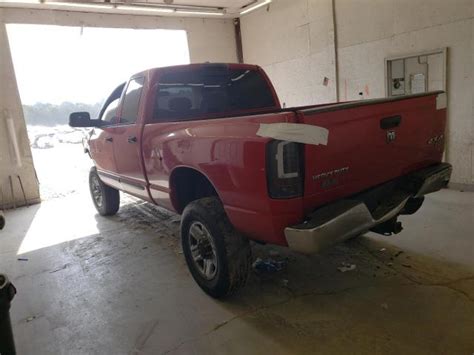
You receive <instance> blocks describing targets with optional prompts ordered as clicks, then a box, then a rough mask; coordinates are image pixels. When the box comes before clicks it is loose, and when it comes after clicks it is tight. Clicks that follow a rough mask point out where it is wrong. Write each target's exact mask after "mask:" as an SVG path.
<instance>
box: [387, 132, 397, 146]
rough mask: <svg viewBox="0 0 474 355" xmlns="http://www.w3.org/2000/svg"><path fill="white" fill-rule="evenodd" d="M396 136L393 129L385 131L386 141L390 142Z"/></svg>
mask: <svg viewBox="0 0 474 355" xmlns="http://www.w3.org/2000/svg"><path fill="white" fill-rule="evenodd" d="M395 138H397V134H396V133H395V131H387V143H391V142H393V141H394V140H395Z"/></svg>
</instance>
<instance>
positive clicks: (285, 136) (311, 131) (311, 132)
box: [257, 123, 329, 145]
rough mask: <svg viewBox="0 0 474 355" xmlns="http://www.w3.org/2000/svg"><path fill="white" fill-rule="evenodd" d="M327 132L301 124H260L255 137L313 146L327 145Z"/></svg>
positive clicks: (323, 129)
mask: <svg viewBox="0 0 474 355" xmlns="http://www.w3.org/2000/svg"><path fill="white" fill-rule="evenodd" d="M328 135H329V131H328V130H327V129H326V128H324V127H318V126H313V125H308V124H302V123H262V124H260V128H259V129H258V131H257V136H259V137H268V138H274V139H279V140H282V141H290V142H297V143H305V144H314V145H320V144H321V145H327V144H328Z"/></svg>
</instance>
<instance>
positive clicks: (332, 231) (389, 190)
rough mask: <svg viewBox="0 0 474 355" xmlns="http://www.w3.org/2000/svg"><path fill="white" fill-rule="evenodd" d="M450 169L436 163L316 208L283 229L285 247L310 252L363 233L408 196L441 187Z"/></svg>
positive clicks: (387, 216) (395, 211)
mask: <svg viewBox="0 0 474 355" xmlns="http://www.w3.org/2000/svg"><path fill="white" fill-rule="evenodd" d="M451 171H452V167H451V165H450V164H447V163H442V164H438V165H435V166H431V167H429V168H425V169H422V170H419V171H416V172H414V173H411V174H409V175H407V176H403V177H401V178H399V179H396V180H394V181H391V182H388V183H386V184H383V185H381V186H378V187H376V188H373V189H370V190H368V191H366V192H363V193H361V194H358V195H356V196H352V197H351V198H349V199H343V200H339V201H337V202H335V203H331V204H329V205H326V206H324V207H322V208H319V209H317V210H316V211H314V212H313V213H312V214H311V215H310V216H309V218H308V220H307V221H305V222H304V223H301V224H298V225H295V226H291V227H287V228H285V238H286V241H287V243H288V246H289V247H290V248H291V249H293V250H295V251H298V252H301V253H305V254H312V253H317V252H319V251H321V250H323V249H325V248H326V247H328V246H330V245H332V244H335V243H337V242H341V241H343V240H346V239H349V238H351V237H354V236H356V235H358V234H361V233H365V232H367V231H369V230H370V229H372V228H373V227H375V226H377V225H379V224H381V223H384V222H386V221H388V220H390V219H392V218H394V217H396V216H398V215H399V214H400V213H401V212H402V210H403V209H404V207H405V205H406V203H407V201H408V200H410V199H411V198H421V197H423V196H424V195H426V194H428V193H431V192H435V191H438V190H440V189H442V188H443V187H445V186H446V185H447V184H448V182H449V178H450V177H451ZM374 201H376V203H374Z"/></svg>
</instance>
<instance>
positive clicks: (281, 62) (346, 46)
mask: <svg viewBox="0 0 474 355" xmlns="http://www.w3.org/2000/svg"><path fill="white" fill-rule="evenodd" d="M334 3H335V15H336V25H335V27H336V35H337V36H336V37H337V44H338V46H337V47H338V65H337V66H338V69H339V71H338V76H339V80H338V88H339V94H340V100H341V101H344V100H354V99H358V98H360V96H359V92H363V93H364V97H365V98H374V97H383V96H385V72H384V71H385V68H384V59H385V58H387V57H390V56H396V55H404V54H412V53H417V52H421V51H426V50H433V49H437V48H441V47H448V70H447V79H448V88H447V92H448V100H449V118H448V129H447V139H448V145H447V160H448V161H449V162H450V163H452V164H453V166H454V171H453V176H452V182H453V183H454V186H457V187H467V186H463V185H465V184H471V187H470V188H472V184H474V107H473V102H474V78H473V72H474V69H473V68H474V19H473V16H474V1H472V0H449V1H447V0H334ZM331 9H332V5H331V0H292V1H289V0H274V1H273V2H272V4H271V5H270V8H269V11H267V9H266V8H263V9H260V10H257V11H255V12H253V13H251V14H249V15H247V16H244V17H243V18H242V20H241V21H242V33H243V48H244V58H245V61H247V62H251V63H256V64H260V65H262V66H263V67H264V68H265V69H266V70H267V72H268V73H269V75H270V77H271V79H272V80H274V81H275V83H276V87H277V91H278V93H279V94H280V96H281V97H282V99H283V101H286V102H287V103H288V105H290V106H292V105H302V104H312V103H321V102H327V101H333V100H334V99H335V88H334V86H331V85H330V86H328V87H327V88H326V87H323V86H322V77H323V76H328V77H329V78H330V83H333V80H334V77H335V68H336V65H335V60H334V55H333V51H332V48H333V45H334V42H333V36H332V31H333V29H334V26H333V23H332V12H331Z"/></svg>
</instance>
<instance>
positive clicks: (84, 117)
mask: <svg viewBox="0 0 474 355" xmlns="http://www.w3.org/2000/svg"><path fill="white" fill-rule="evenodd" d="M101 123H102V121H101V120H91V115H90V114H89V112H73V113H71V114H70V115H69V126H71V127H100V126H101Z"/></svg>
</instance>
